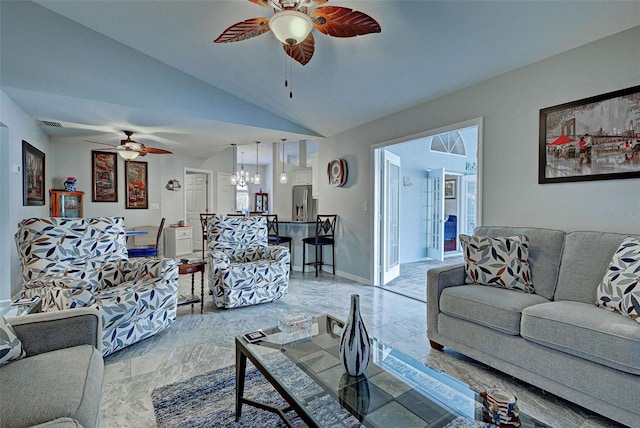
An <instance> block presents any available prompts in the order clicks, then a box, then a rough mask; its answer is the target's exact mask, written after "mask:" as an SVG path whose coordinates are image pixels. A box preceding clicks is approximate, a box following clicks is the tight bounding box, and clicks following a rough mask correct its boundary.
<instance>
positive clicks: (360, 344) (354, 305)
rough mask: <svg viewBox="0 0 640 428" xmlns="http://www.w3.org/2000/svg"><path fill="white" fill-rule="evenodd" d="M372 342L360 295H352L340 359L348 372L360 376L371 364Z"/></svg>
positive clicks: (343, 332) (341, 339)
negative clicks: (365, 321)
mask: <svg viewBox="0 0 640 428" xmlns="http://www.w3.org/2000/svg"><path fill="white" fill-rule="evenodd" d="M370 354H371V343H370V342H369V335H368V334H367V329H366V328H365V326H364V322H363V321H362V316H361V315H360V296H359V295H357V294H352V295H351V307H350V309H349V317H348V318H347V322H346V324H345V325H344V330H342V337H341V338H340V361H342V365H343V366H344V369H345V371H346V372H347V374H349V375H351V376H360V375H362V374H364V372H365V370H366V369H367V366H368V365H369V355H370Z"/></svg>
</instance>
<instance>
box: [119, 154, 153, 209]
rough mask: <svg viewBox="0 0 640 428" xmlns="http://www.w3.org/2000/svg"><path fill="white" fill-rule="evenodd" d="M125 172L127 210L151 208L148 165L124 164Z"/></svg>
mask: <svg viewBox="0 0 640 428" xmlns="http://www.w3.org/2000/svg"><path fill="white" fill-rule="evenodd" d="M124 170H125V171H124V175H125V178H126V180H125V181H126V182H125V187H126V197H127V200H126V202H125V208H131V209H147V208H149V196H148V186H147V184H148V178H147V163H146V162H138V161H127V162H125V163H124Z"/></svg>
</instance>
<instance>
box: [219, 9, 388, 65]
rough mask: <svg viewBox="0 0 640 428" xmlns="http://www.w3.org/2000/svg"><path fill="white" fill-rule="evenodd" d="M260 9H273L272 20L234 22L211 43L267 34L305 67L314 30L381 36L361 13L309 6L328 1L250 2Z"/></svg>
mask: <svg viewBox="0 0 640 428" xmlns="http://www.w3.org/2000/svg"><path fill="white" fill-rule="evenodd" d="M249 1H250V2H251V3H255V4H257V5H259V6H262V7H266V8H273V10H274V15H273V16H272V17H271V18H265V17H260V18H251V19H247V20H245V21H242V22H237V23H235V24H233V25H232V26H230V27H229V28H227V29H226V30H224V31H223V32H222V34H220V36H218V38H217V39H215V40H214V41H213V42H214V43H230V42H239V41H241V40H246V39H250V38H252V37H256V36H259V35H261V34H264V33H266V32H268V31H272V32H273V33H274V35H275V36H276V37H277V38H278V40H280V41H281V42H282V47H283V48H284V51H285V53H286V54H287V55H289V56H290V57H291V58H293V59H294V60H296V61H297V62H299V63H300V64H302V65H305V64H307V63H308V62H309V61H310V60H311V58H312V57H313V53H314V51H315V40H314V38H313V33H312V32H311V31H312V30H313V29H314V28H315V29H316V30H318V31H320V32H321V33H323V34H326V35H328V36H333V37H355V36H360V35H363V34H369V33H380V32H381V31H382V29H381V28H380V24H378V22H377V21H376V20H375V19H373V18H372V17H370V16H369V15H367V14H366V13H363V12H358V11H357V10H353V9H349V8H346V7H340V6H322V7H316V8H315V9H314V10H312V11H311V14H310V15H309V14H308V10H309V7H313V6H318V5H321V4H324V3H326V2H327V0H249Z"/></svg>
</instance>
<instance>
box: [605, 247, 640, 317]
mask: <svg viewBox="0 0 640 428" xmlns="http://www.w3.org/2000/svg"><path fill="white" fill-rule="evenodd" d="M596 297H597V300H596V305H598V306H599V307H601V308H605V309H608V310H610V311H618V312H620V313H621V314H622V315H624V316H626V317H629V318H632V319H634V320H636V321H637V322H639V323H640V241H638V240H637V239H636V238H634V237H632V236H629V237H627V238H625V239H624V240H623V241H622V243H621V244H620V246H619V247H618V249H617V250H616V252H615V253H614V254H613V258H612V259H611V262H610V263H609V267H608V268H607V272H606V273H605V275H604V278H602V282H601V283H600V285H599V286H598V290H597V293H596Z"/></svg>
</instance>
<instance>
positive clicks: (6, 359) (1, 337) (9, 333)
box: [0, 315, 26, 366]
mask: <svg viewBox="0 0 640 428" xmlns="http://www.w3.org/2000/svg"><path fill="white" fill-rule="evenodd" d="M25 355H26V353H25V352H24V349H22V342H20V339H18V336H16V332H15V331H14V330H13V327H11V325H10V324H8V323H7V321H6V320H5V319H4V317H3V316H2V315H0V366H1V365H4V364H7V363H10V362H11V361H15V360H19V359H20V358H23V357H24V356H25Z"/></svg>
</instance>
